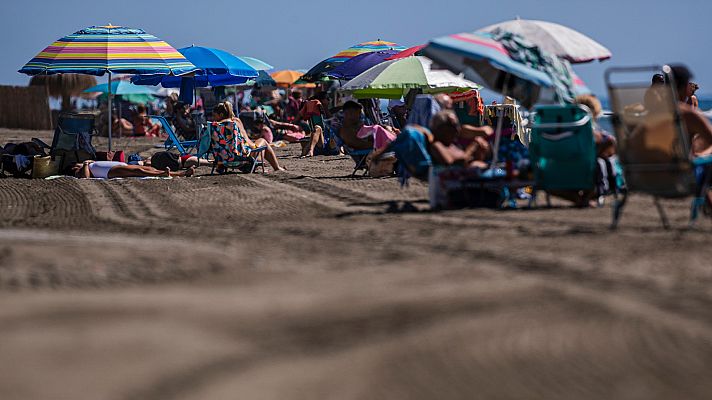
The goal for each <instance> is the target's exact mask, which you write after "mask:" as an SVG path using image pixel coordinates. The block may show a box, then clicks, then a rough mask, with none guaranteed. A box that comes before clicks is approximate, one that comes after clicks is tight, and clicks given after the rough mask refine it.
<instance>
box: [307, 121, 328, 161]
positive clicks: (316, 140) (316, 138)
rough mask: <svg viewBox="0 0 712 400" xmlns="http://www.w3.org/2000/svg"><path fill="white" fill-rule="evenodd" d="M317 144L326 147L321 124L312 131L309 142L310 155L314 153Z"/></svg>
mask: <svg viewBox="0 0 712 400" xmlns="http://www.w3.org/2000/svg"><path fill="white" fill-rule="evenodd" d="M316 146H320V147H324V131H323V130H322V129H321V127H320V126H319V125H316V126H315V127H314V133H312V140H311V142H309V156H310V157H311V156H313V155H314V149H315V148H316Z"/></svg>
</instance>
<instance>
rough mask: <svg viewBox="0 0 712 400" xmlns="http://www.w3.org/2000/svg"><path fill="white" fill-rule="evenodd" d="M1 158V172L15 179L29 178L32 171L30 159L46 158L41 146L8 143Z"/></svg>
mask: <svg viewBox="0 0 712 400" xmlns="http://www.w3.org/2000/svg"><path fill="white" fill-rule="evenodd" d="M4 152H5V154H4V155H3V157H2V163H3V165H2V167H3V170H4V171H6V172H8V173H10V174H11V175H12V176H13V177H15V178H29V177H31V175H30V174H29V173H30V172H31V171H32V159H33V158H34V157H35V156H46V155H47V154H46V153H45V151H44V148H42V146H40V145H38V144H37V143H35V142H22V143H19V144H14V143H8V144H6V145H5V147H4Z"/></svg>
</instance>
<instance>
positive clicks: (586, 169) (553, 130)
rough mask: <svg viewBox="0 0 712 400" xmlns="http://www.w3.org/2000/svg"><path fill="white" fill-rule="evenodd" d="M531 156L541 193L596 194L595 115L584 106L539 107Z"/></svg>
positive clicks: (534, 197) (534, 195) (532, 139)
mask: <svg viewBox="0 0 712 400" xmlns="http://www.w3.org/2000/svg"><path fill="white" fill-rule="evenodd" d="M535 112H536V115H535V116H534V120H533V126H532V131H531V142H530V143H529V154H530V157H531V165H532V170H533V173H534V181H535V185H534V194H533V202H535V201H536V193H537V191H540V190H542V191H545V192H547V204H548V205H550V201H549V192H553V191H571V192H578V191H584V192H585V191H593V190H594V189H595V184H596V168H597V163H596V145H595V142H594V138H593V126H592V123H591V119H592V116H591V112H590V111H589V110H588V108H586V107H585V106H581V105H563V106H561V105H547V106H540V107H537V108H536V110H535Z"/></svg>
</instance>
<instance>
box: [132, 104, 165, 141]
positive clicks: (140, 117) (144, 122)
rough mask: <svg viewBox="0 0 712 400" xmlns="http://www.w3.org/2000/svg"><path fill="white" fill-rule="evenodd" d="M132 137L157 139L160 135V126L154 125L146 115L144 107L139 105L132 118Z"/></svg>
mask: <svg viewBox="0 0 712 400" xmlns="http://www.w3.org/2000/svg"><path fill="white" fill-rule="evenodd" d="M133 126H134V135H136V136H152V137H157V136H158V135H159V134H160V133H161V124H154V123H152V122H151V119H150V118H149V117H148V114H147V113H146V106H144V105H143V104H139V105H138V106H137V107H136V117H135V118H134V124H133Z"/></svg>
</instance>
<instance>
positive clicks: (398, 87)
mask: <svg viewBox="0 0 712 400" xmlns="http://www.w3.org/2000/svg"><path fill="white" fill-rule="evenodd" d="M479 88H480V86H479V85H478V84H476V83H474V82H471V81H468V80H467V79H465V78H463V77H461V76H458V75H455V74H453V73H452V72H450V71H448V70H445V69H436V68H433V62H432V61H431V60H430V59H429V58H427V57H422V56H414V57H406V58H401V59H398V60H391V61H385V62H382V63H380V64H377V65H375V66H373V67H371V68H370V69H368V70H366V71H365V72H363V73H362V74H360V75H359V76H357V77H355V78H353V79H352V80H350V81H349V82H348V83H346V84H345V85H344V86H343V87H342V88H341V90H342V91H344V92H349V93H351V94H352V95H353V96H354V97H356V98H358V99H367V98H375V99H400V98H401V97H403V96H405V95H406V94H407V93H408V91H410V90H411V89H420V90H422V92H423V93H428V94H436V93H452V92H457V91H465V90H469V89H479Z"/></svg>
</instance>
